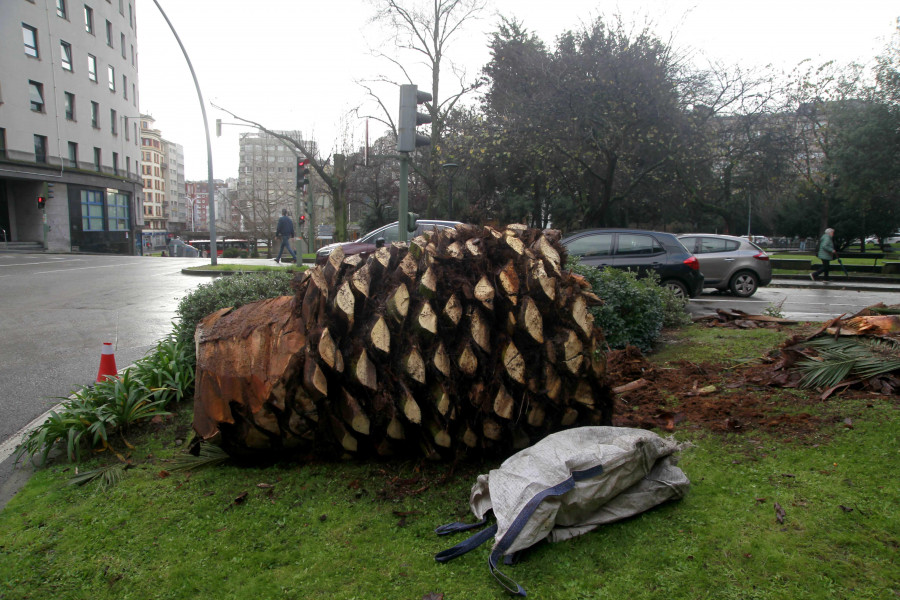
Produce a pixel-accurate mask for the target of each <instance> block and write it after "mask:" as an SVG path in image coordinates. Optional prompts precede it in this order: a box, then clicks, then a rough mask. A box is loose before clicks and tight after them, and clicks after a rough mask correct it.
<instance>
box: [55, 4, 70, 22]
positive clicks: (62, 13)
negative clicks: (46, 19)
mask: <svg viewBox="0 0 900 600" xmlns="http://www.w3.org/2000/svg"><path fill="white" fill-rule="evenodd" d="M56 16H57V17H61V18H63V19H67V18H68V13H67V12H66V0H56Z"/></svg>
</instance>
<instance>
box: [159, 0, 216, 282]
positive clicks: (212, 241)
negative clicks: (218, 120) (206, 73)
mask: <svg viewBox="0 0 900 600" xmlns="http://www.w3.org/2000/svg"><path fill="white" fill-rule="evenodd" d="M153 4H155V5H156V8H158V9H159V12H160V13H162V16H163V19H165V20H166V23H168V25H169V29H171V30H172V35H174V36H175V40H176V41H177V42H178V45H179V46H180V47H181V53H182V54H184V60H185V61H187V65H188V69H190V71H191V77H193V78H194V87H195V88H197V98H198V99H199V100H200V112H201V113H203V129H204V131H205V132H206V156H207V164H208V166H207V180H206V192H207V197H208V198H209V264H211V265H215V264H216V262H217V261H216V258H217V255H218V250H217V249H216V188H215V185H214V183H213V159H212V141H211V140H210V137H209V121H207V119H206V104H204V103H203V93H202V92H201V91H200V83H199V82H198V81H197V74H196V73H195V72H194V65H192V64H191V59H190V57H189V56H188V53H187V50H185V49H184V44H182V43H181V38H180V37H178V32H177V31H175V27H174V26H173V25H172V21H170V20H169V17H168V16H166V11H164V10H163V9H162V6H160V5H159V2H157V0H153Z"/></svg>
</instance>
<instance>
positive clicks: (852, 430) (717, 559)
mask: <svg viewBox="0 0 900 600" xmlns="http://www.w3.org/2000/svg"><path fill="white" fill-rule="evenodd" d="M724 331H725V330H716V329H712V330H711V329H707V328H702V327H698V326H693V327H689V328H687V329H685V330H683V331H680V332H678V333H677V334H673V335H672V336H671V337H670V341H671V343H670V344H669V345H668V347H666V348H664V349H663V350H662V352H661V353H660V354H658V355H657V356H655V357H653V361H654V363H655V364H657V365H665V364H666V361H668V360H672V359H675V358H680V359H686V360H691V361H697V362H703V361H706V360H714V361H715V362H716V363H723V362H725V363H728V362H731V363H737V362H740V361H743V360H746V359H748V358H753V357H756V356H760V355H763V354H765V353H766V352H767V351H768V350H769V349H771V348H772V347H773V345H774V344H776V343H777V342H778V341H780V339H783V338H784V336H785V334H784V333H778V332H771V331H769V330H764V331H760V330H756V331H752V332H744V331H728V332H727V333H723V332H724ZM748 333H749V334H752V335H751V336H748V335H747V334H748ZM700 347H713V348H714V349H715V352H714V354H712V355H711V354H710V353H709V352H707V351H703V350H702V348H700ZM794 394H805V392H795V393H791V394H787V393H786V394H777V395H773V400H772V401H773V402H784V403H785V406H784V410H792V408H793V407H792V406H790V402H791V400H790V399H791V398H796V397H798V396H796V395H794ZM814 396H815V394H813V395H812V396H811V397H814ZM776 398H781V400H776ZM809 406H810V405H809V404H807V405H805V406H804V410H812V411H814V412H815V413H816V414H817V415H818V416H821V417H822V418H823V419H824V422H825V423H826V424H825V425H823V426H822V428H821V430H820V431H819V432H818V433H817V434H814V435H812V436H811V437H807V438H803V439H800V438H797V437H794V436H790V435H777V434H776V433H764V432H760V431H752V430H751V431H746V432H744V433H742V434H729V435H723V434H714V433H711V432H709V431H706V430H703V429H700V428H692V427H684V428H682V429H676V432H675V434H674V435H675V437H676V439H678V440H679V441H685V442H691V444H692V447H690V448H688V449H686V450H685V451H684V453H683V455H682V459H681V463H680V466H681V467H682V468H683V469H684V471H685V473H686V474H687V475H688V477H689V478H690V479H691V482H692V485H691V490H690V492H689V494H688V495H687V497H686V498H684V499H683V500H681V501H678V502H675V503H671V504H668V505H664V506H661V507H658V508H656V509H654V510H652V511H649V512H647V513H644V514H642V515H640V516H638V517H636V518H633V519H630V520H627V521H624V522H620V523H617V524H614V525H609V526H606V527H603V528H601V529H599V530H597V531H595V532H592V533H589V534H586V535H584V536H581V537H579V538H576V539H574V540H570V541H567V542H562V543H559V544H543V545H539V546H538V547H535V548H533V549H532V550H531V551H530V552H528V553H526V554H525V556H524V557H523V560H522V562H520V563H518V564H517V565H514V566H509V567H501V568H502V569H503V571H504V572H505V573H507V574H508V575H510V576H511V577H512V578H514V579H515V580H517V581H518V582H519V583H520V584H522V585H523V586H524V587H525V588H526V589H527V590H528V593H529V596H531V597H534V598H559V599H579V598H584V599H587V598H591V599H594V598H609V599H613V598H615V599H619V598H629V599H636V600H638V599H665V600H679V599H684V600H688V599H690V600H694V599H698V598H710V599H717V600H718V599H735V600H737V599H741V600H746V599H769V598H771V599H788V598H790V599H806V598H808V599H832V598H833V599H847V598H853V599H886V598H896V597H898V595H900V514H898V510H897V507H898V506H900V477H898V476H897V473H898V470H900V454H898V446H897V430H898V424H900V413H898V409H900V404H898V402H897V399H895V398H890V397H887V396H878V395H874V394H872V395H868V396H865V397H857V398H855V399H841V398H838V397H832V398H831V399H829V400H828V401H826V402H820V403H814V404H812V407H813V408H812V409H810V408H809ZM847 420H849V421H847ZM189 423H190V412H189V407H187V406H184V407H183V410H182V411H181V412H180V413H179V414H178V415H177V417H176V419H175V421H174V423H173V424H172V425H171V426H169V427H166V428H163V429H160V430H158V431H152V430H147V431H145V432H144V433H143V434H142V435H137V434H136V433H132V434H130V435H129V440H131V441H132V442H134V443H135V444H136V448H135V449H134V450H133V451H130V456H131V459H132V460H133V461H134V463H135V466H134V468H132V469H130V470H129V471H128V472H127V473H126V476H125V478H124V479H123V480H122V481H121V482H119V483H118V484H117V485H116V486H114V487H112V488H108V489H103V488H100V487H98V486H97V485H96V484H88V485H86V486H83V487H75V486H69V485H66V481H67V479H68V478H69V477H71V476H72V475H74V472H75V465H72V464H68V463H58V464H54V465H51V466H50V467H48V468H42V469H39V470H38V471H37V473H36V474H35V476H34V477H33V478H32V479H31V481H29V483H28V484H27V485H26V487H25V488H24V489H23V490H22V491H21V492H19V494H18V495H16V496H15V497H14V498H13V499H12V500H11V501H10V503H9V504H8V505H7V507H6V508H5V509H4V510H3V511H2V513H0V598H4V599H7V598H9V599H14V598H15V599H18V598H54V599H66V598H91V599H105V598H109V599H125V598H140V599H157V598H159V599H162V598H190V599H194V598H216V599H220V598H222V599H227V598H234V599H243V598H297V599H301V598H302V599H306V598H323V599H324V598H329V599H330V598H346V599H351V598H366V599H369V598H389V599H393V598H407V599H420V598H425V597H428V598H437V597H440V596H438V595H439V594H443V598H445V599H447V600H450V599H495V598H504V597H507V595H506V594H505V593H504V592H503V591H502V589H501V588H500V587H499V586H498V585H497V584H496V582H495V581H494V580H493V578H492V577H491V576H490V574H489V571H488V568H487V564H486V563H487V556H488V553H489V545H485V546H482V547H481V548H478V549H477V550H475V551H473V552H471V553H470V554H468V555H465V556H463V557H461V558H459V559H457V560H455V561H453V562H450V563H447V564H438V563H436V562H435V561H434V560H433V555H434V554H435V553H437V552H438V551H440V550H443V549H445V548H447V547H449V546H451V545H453V544H454V543H456V542H457V541H459V540H460V539H462V538H463V536H464V535H465V534H459V535H458V536H452V537H451V538H449V539H448V538H439V537H438V536H436V535H435V534H434V533H433V530H434V528H435V527H437V526H438V525H441V524H443V523H447V522H451V521H455V520H461V519H465V520H470V519H471V515H470V514H469V510H468V495H469V490H470V488H471V486H472V484H473V483H474V481H475V477H476V475H477V474H478V473H484V472H487V471H488V470H489V469H491V468H492V467H493V466H495V465H496V462H479V461H475V462H465V461H463V462H458V463H456V464H454V465H449V464H435V463H421V462H418V461H393V462H369V463H363V462H356V461H348V462H338V463H323V462H313V463H309V462H307V463H279V464H274V465H267V466H256V467H250V466H233V465H232V466H222V467H216V468H212V469H207V470H200V471H196V472H194V473H190V474H185V473H175V472H172V471H170V470H169V469H171V467H172V464H173V463H172V458H173V457H174V456H175V455H176V454H178V453H179V452H181V451H182V448H183V447H184V444H183V443H179V442H180V441H182V440H184V439H185V438H186V436H187V429H188V426H189ZM848 423H849V425H848ZM176 440H178V441H176ZM121 449H123V450H124V448H121ZM114 460H115V459H114V457H112V456H110V455H109V453H104V454H101V455H98V456H96V457H95V458H93V459H92V460H91V461H90V462H89V463H87V464H84V465H79V468H80V469H82V470H83V469H85V468H91V467H95V466H98V465H101V464H108V463H109V462H112V461H114ZM775 503H778V504H779V505H780V506H781V507H783V509H784V511H785V513H786V515H785V517H784V522H783V523H779V522H778V521H777V520H776V515H775V510H774V504H775ZM429 594H432V595H429Z"/></svg>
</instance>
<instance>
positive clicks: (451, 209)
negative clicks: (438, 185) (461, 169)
mask: <svg viewBox="0 0 900 600" xmlns="http://www.w3.org/2000/svg"><path fill="white" fill-rule="evenodd" d="M450 220H451V221H452V220H453V175H450Z"/></svg>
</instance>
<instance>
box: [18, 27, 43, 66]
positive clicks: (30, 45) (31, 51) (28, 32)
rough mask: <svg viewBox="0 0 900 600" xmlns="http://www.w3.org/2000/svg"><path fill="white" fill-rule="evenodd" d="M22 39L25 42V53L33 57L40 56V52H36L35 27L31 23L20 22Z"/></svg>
mask: <svg viewBox="0 0 900 600" xmlns="http://www.w3.org/2000/svg"><path fill="white" fill-rule="evenodd" d="M22 39H23V40H24V42H25V54H27V55H28V56H33V57H34V58H40V53H39V52H38V42H37V29H35V28H34V27H32V26H31V25H26V24H25V23H22Z"/></svg>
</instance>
